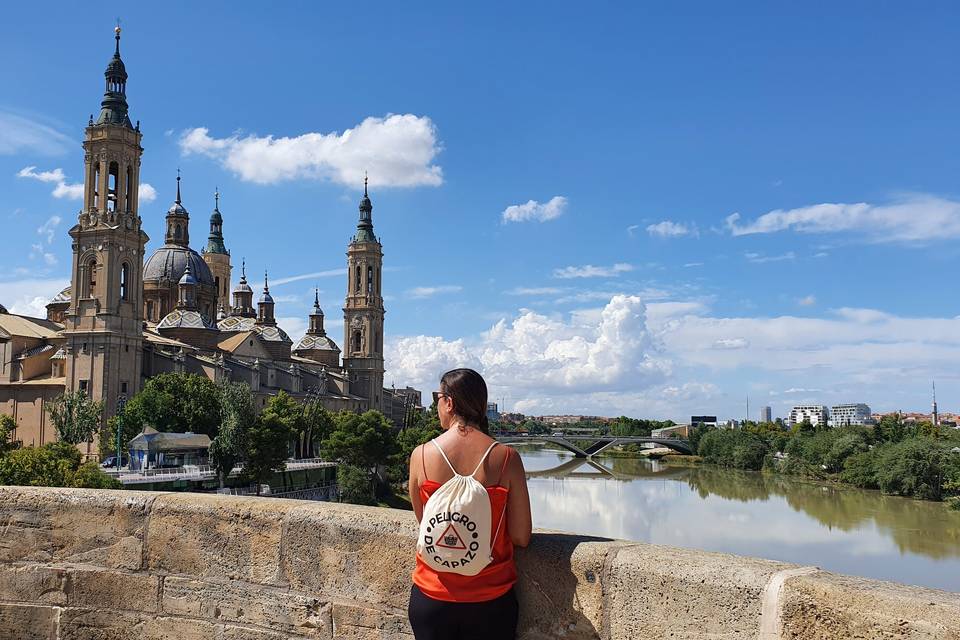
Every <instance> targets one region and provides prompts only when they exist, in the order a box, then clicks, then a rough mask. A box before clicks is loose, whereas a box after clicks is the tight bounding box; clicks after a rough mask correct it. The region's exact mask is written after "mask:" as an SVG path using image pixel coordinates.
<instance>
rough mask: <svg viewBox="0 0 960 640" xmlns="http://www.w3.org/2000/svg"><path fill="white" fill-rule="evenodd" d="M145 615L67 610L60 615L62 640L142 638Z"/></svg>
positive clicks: (82, 609)
mask: <svg viewBox="0 0 960 640" xmlns="http://www.w3.org/2000/svg"><path fill="white" fill-rule="evenodd" d="M145 621H146V618H144V615H143V614H138V613H133V612H125V611H111V610H109V609H108V610H103V609H87V608H67V609H64V610H63V611H62V612H61V614H60V638H61V639H62V640H67V639H68V638H69V640H129V639H130V638H141V637H142V629H143V624H144V622H145Z"/></svg>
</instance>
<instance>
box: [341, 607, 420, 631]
mask: <svg viewBox="0 0 960 640" xmlns="http://www.w3.org/2000/svg"><path fill="white" fill-rule="evenodd" d="M333 637H334V638H338V639H339V638H349V639H350V640H366V639H368V638H369V639H370V640H413V630H412V629H411V628H410V622H409V621H408V620H407V616H406V614H405V613H390V612H387V611H384V610H382V609H377V608H368V607H358V606H354V605H349V604H343V603H334V605H333Z"/></svg>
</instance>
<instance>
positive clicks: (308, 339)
mask: <svg viewBox="0 0 960 640" xmlns="http://www.w3.org/2000/svg"><path fill="white" fill-rule="evenodd" d="M293 350H294V351H336V352H337V353H340V347H338V346H337V343H336V342H334V341H333V340H331V339H330V338H329V337H328V336H312V335H310V334H307V335H305V336H303V337H302V338H300V342H298V343H297V345H296V346H295V347H294V348H293Z"/></svg>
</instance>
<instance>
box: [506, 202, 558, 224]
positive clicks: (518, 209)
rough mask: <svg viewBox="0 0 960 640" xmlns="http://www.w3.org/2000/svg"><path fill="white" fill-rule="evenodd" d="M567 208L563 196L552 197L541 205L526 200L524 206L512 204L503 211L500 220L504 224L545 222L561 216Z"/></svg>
mask: <svg viewBox="0 0 960 640" xmlns="http://www.w3.org/2000/svg"><path fill="white" fill-rule="evenodd" d="M566 208H567V199H566V198H564V197H563V196H554V197H552V198H550V200H548V201H547V202H544V203H543V204H541V203H539V202H537V201H536V200H528V201H527V202H525V203H524V204H512V205H510V206H509V207H507V208H506V209H504V210H503V213H502V214H501V218H502V221H503V223H504V224H506V223H508V222H527V221H529V220H536V221H537V222H547V221H548V220H555V219H556V218H559V217H560V216H561V215H563V212H564V210H566Z"/></svg>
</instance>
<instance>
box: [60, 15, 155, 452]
mask: <svg viewBox="0 0 960 640" xmlns="http://www.w3.org/2000/svg"><path fill="white" fill-rule="evenodd" d="M115 32H116V50H115V52H114V54H113V58H112V59H111V60H110V63H109V64H108V65H107V70H106V72H105V73H104V76H105V82H106V87H105V92H104V95H103V101H102V103H101V110H100V116H99V117H98V118H97V120H96V121H94V120H93V117H92V116H91V118H90V121H89V122H88V124H87V128H86V132H85V137H84V142H83V150H84V173H83V175H84V179H83V182H84V188H83V208H82V209H81V210H80V213H79V215H78V217H77V224H76V225H74V227H73V228H72V229H70V237H71V238H72V239H73V265H72V276H71V287H72V289H71V292H72V295H71V300H70V306H69V308H68V309H67V311H66V316H65V318H64V325H65V327H64V337H65V338H66V351H67V359H66V370H65V372H66V389H67V390H69V391H84V392H85V393H87V395H88V396H89V397H91V398H93V399H94V400H102V401H103V403H104V414H103V421H104V423H106V420H107V418H109V417H111V416H113V415H115V413H116V408H117V400H118V398H119V397H120V396H125V397H127V398H130V397H132V396H133V394H135V393H136V392H137V391H138V390H139V389H140V371H141V359H142V348H141V347H142V341H143V328H142V327H143V300H142V291H143V278H142V276H143V250H144V246H145V245H146V243H147V240H148V238H147V234H146V233H144V232H143V230H142V229H141V220H140V216H139V215H138V204H139V198H138V190H139V185H140V157H141V155H142V154H143V148H142V147H141V146H140V141H141V134H140V125H139V123H137V126H136V127H134V126H133V125H132V124H131V123H130V117H129V115H128V113H127V95H126V91H127V71H126V68H125V67H124V64H123V60H121V59H120V27H119V26H118V27H117V28H116V30H115ZM95 452H96V449H95V447H94V446H93V445H92V443H91V444H88V445H87V453H95Z"/></svg>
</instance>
